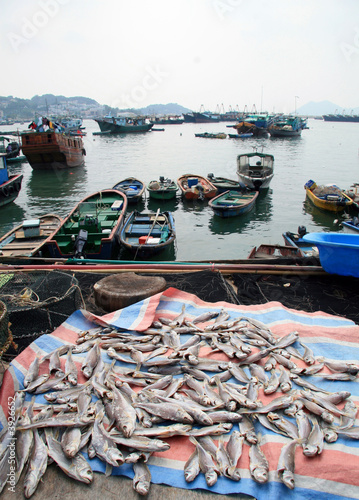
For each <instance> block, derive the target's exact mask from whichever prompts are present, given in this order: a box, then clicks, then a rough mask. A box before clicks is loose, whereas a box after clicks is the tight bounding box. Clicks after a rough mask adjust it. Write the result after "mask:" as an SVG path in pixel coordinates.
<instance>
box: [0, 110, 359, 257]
mask: <svg viewBox="0 0 359 500" xmlns="http://www.w3.org/2000/svg"><path fill="white" fill-rule="evenodd" d="M226 125H227V124H225V123H215V124H182V125H164V126H161V125H159V126H157V127H156V128H159V127H161V128H164V129H165V131H164V132H160V131H157V132H155V131H153V132H149V133H144V134H138V135H136V134H134V135H124V136H113V137H106V136H93V135H92V133H93V132H96V131H98V130H99V128H98V125H97V123H96V122H95V121H93V120H85V121H84V126H85V127H86V132H87V136H86V137H85V138H84V144H85V149H86V152H87V155H86V162H85V166H84V167H80V168H77V169H70V170H68V171H61V172H39V171H37V172H35V171H33V170H32V168H31V167H30V165H29V164H28V163H21V164H18V165H15V164H14V165H10V166H9V171H10V173H22V174H23V175H24V179H23V183H22V189H21V191H20V194H19V196H18V198H17V199H16V200H15V202H13V203H11V204H10V205H8V206H5V207H2V208H1V210H0V234H1V235H2V234H5V233H6V232H7V231H8V230H10V229H11V228H12V227H13V226H14V225H16V224H18V223H20V222H21V221H22V220H24V219H32V218H36V217H38V216H40V215H43V214H45V213H49V212H52V213H58V214H59V215H61V216H65V215H66V214H67V213H68V212H69V211H70V210H71V209H72V208H73V206H74V205H75V204H76V203H77V202H79V201H80V200H81V199H82V198H84V197H85V196H86V195H88V194H91V193H93V192H95V191H98V190H100V189H105V188H110V187H112V186H113V185H114V184H116V183H117V182H119V181H120V180H122V179H124V178H125V177H128V176H134V177H137V178H139V179H141V180H142V181H144V182H145V183H148V182H149V181H151V180H153V179H158V177H159V176H161V175H162V176H165V177H170V178H173V179H177V178H178V177H179V176H180V175H182V174H186V173H191V174H198V175H203V176H207V174H208V173H213V174H214V175H215V176H221V177H229V178H233V179H237V175H236V166H237V165H236V158H237V155H238V154H241V153H246V152H251V151H253V149H258V150H259V151H261V150H262V148H263V151H264V152H266V153H270V154H273V155H274V158H275V162H274V172H275V175H274V178H273V179H272V182H271V185H270V188H269V190H267V192H266V193H263V194H260V196H259V198H258V200H257V204H256V206H255V208H254V209H253V210H252V211H251V212H250V213H249V214H246V215H244V216H240V217H234V218H231V219H221V218H219V217H217V216H215V215H214V214H213V212H212V210H211V209H210V207H209V206H208V202H207V201H205V202H199V201H193V202H189V201H186V200H182V199H181V198H180V194H179V193H178V196H177V198H176V200H173V201H169V202H154V201H153V200H149V199H148V197H147V198H146V199H145V200H144V202H143V203H142V204H141V207H140V208H141V209H149V210H153V211H156V210H157V208H158V206H161V208H162V209H163V210H170V211H172V212H173V213H174V218H175V223H176V233H177V247H176V249H175V252H174V253H171V255H166V254H162V255H160V256H159V257H158V260H166V259H173V258H175V259H176V260H177V261H192V260H193V261H194V260H205V261H211V260H226V259H245V258H247V256H248V254H249V252H250V250H251V249H252V248H253V247H254V246H258V245H260V244H261V243H269V244H283V243H284V242H283V238H282V233H283V232H285V231H292V232H294V231H296V230H297V228H298V226H299V225H304V226H306V227H307V230H309V231H322V230H324V231H336V230H339V231H341V230H342V229H341V227H340V225H339V224H338V222H336V219H338V217H337V216H336V215H331V214H326V213H324V212H321V211H319V210H318V209H316V208H315V207H313V206H312V205H311V204H310V203H309V202H306V201H305V190H304V184H305V183H306V182H307V181H308V180H309V179H313V180H314V181H315V182H316V183H317V184H332V183H335V184H337V185H338V186H340V187H341V188H342V189H348V188H349V187H350V186H351V184H353V183H354V182H359V155H358V153H359V135H358V131H359V125H358V124H355V123H330V122H324V121H321V120H314V119H312V120H309V121H308V126H309V130H303V132H302V136H301V137H300V138H276V139H274V138H273V139H272V138H261V139H252V138H249V139H243V140H239V139H223V140H221V139H204V138H198V137H195V133H198V132H225V133H228V132H230V133H232V132H233V129H229V128H227V127H226ZM26 126H27V124H25V125H18V124H15V125H13V126H9V127H1V129H2V130H3V131H5V130H15V129H16V128H17V127H18V128H19V129H20V130H23V129H25V128H26ZM158 203H159V204H158ZM341 220H342V217H341V216H340V217H339V223H340V221H341Z"/></svg>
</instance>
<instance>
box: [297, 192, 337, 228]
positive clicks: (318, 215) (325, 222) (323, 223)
mask: <svg viewBox="0 0 359 500" xmlns="http://www.w3.org/2000/svg"><path fill="white" fill-rule="evenodd" d="M303 213H305V214H309V215H311V216H312V219H313V222H314V224H315V225H316V226H318V227H320V228H323V227H325V228H326V229H329V231H340V226H339V224H340V222H341V220H342V219H344V217H343V215H344V212H343V213H340V214H339V213H336V212H329V211H325V210H320V208H318V207H316V206H315V205H313V203H311V202H310V201H309V200H308V198H306V199H305V201H304V202H303Z"/></svg>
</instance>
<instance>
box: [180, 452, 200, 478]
mask: <svg viewBox="0 0 359 500" xmlns="http://www.w3.org/2000/svg"><path fill="white" fill-rule="evenodd" d="M200 471H201V469H200V466H199V456H198V452H197V448H196V449H195V450H194V452H193V453H192V455H191V456H190V457H189V458H188V460H187V462H186V463H185V464H184V477H185V480H186V481H187V483H190V482H192V481H194V480H195V479H196V477H197V476H198V474H199V473H200Z"/></svg>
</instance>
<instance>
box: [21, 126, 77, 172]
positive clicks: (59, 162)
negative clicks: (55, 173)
mask: <svg viewBox="0 0 359 500" xmlns="http://www.w3.org/2000/svg"><path fill="white" fill-rule="evenodd" d="M21 141H22V146H21V147H22V152H23V153H24V155H25V156H26V159H27V161H28V162H29V163H30V165H31V167H32V168H33V169H34V170H51V169H64V168H74V167H80V166H82V165H83V164H84V162H85V155H86V151H85V148H84V145H83V142H82V139H81V137H72V136H70V135H66V134H61V133H59V132H55V131H54V130H53V129H49V130H47V131H46V132H35V131H28V132H23V133H22V134H21Z"/></svg>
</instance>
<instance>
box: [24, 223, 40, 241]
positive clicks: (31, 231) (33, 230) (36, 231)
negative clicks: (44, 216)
mask: <svg viewBox="0 0 359 500" xmlns="http://www.w3.org/2000/svg"><path fill="white" fill-rule="evenodd" d="M22 229H23V233H24V238H36V237H38V236H40V219H31V220H25V221H24V222H23V223H22Z"/></svg>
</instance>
